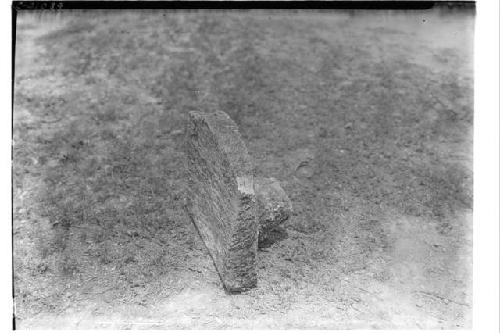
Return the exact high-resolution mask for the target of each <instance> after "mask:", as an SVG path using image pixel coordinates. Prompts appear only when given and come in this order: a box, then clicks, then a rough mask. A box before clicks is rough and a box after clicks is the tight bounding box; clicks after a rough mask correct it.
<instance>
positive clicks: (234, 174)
mask: <svg viewBox="0 0 500 333" xmlns="http://www.w3.org/2000/svg"><path fill="white" fill-rule="evenodd" d="M186 153H187V158H188V169H189V175H190V176H189V183H188V192H187V194H188V195H187V198H186V208H187V210H188V212H189V215H190V216H191V219H192V220H193V222H194V224H195V225H196V227H197V229H198V232H199V234H200V236H201V238H202V239H203V242H204V243H205V245H206V247H207V248H208V250H209V252H210V255H211V257H212V259H213V261H214V263H215V267H216V269H217V271H218V273H219V276H220V278H221V280H222V282H223V284H224V287H225V288H226V289H227V290H228V291H230V292H239V291H244V290H247V289H250V288H253V287H255V286H256V285H257V274H256V269H255V266H256V265H255V261H256V252H257V239H258V236H257V235H258V221H257V219H256V199H255V193H254V185H253V166H252V163H251V160H250V157H249V155H248V152H247V149H246V147H245V144H244V143H243V141H242V139H241V136H240V134H239V132H238V128H237V126H236V124H235V123H234V122H233V121H232V120H231V118H229V116H228V115H227V114H225V113H224V112H222V111H218V112H214V113H202V112H195V111H193V112H190V113H189V125H188V130H187V142H186Z"/></svg>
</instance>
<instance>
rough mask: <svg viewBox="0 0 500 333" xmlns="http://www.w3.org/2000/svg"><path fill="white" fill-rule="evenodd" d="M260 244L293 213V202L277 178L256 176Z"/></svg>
mask: <svg viewBox="0 0 500 333" xmlns="http://www.w3.org/2000/svg"><path fill="white" fill-rule="evenodd" d="M254 187H255V196H256V200H257V219H258V221H259V246H260V245H261V244H263V243H264V242H265V241H266V240H268V238H269V237H270V236H271V234H272V233H273V231H274V230H275V229H276V228H278V227H279V226H280V225H281V224H283V223H284V222H285V221H287V220H288V219H289V218H290V216H291V215H292V202H291V201H290V199H289V198H288V196H287V195H286V193H285V191H284V190H283V188H281V185H280V183H279V181H278V180H276V179H275V178H262V177H259V178H255V181H254Z"/></svg>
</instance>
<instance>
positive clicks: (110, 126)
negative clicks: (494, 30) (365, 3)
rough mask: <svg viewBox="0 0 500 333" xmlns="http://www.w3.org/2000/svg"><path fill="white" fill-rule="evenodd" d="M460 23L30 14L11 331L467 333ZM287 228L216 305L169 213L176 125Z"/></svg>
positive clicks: (184, 228) (23, 41) (463, 34)
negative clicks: (266, 180)
mask: <svg viewBox="0 0 500 333" xmlns="http://www.w3.org/2000/svg"><path fill="white" fill-rule="evenodd" d="M473 22H474V15H473V14H471V13H468V12H460V11H453V12H443V11H441V12H440V11H437V10H433V11H421V12H386V11H380V12H374V11H372V12H339V11H337V12H321V13H315V12H294V13H288V14H287V13H284V12H262V11H261V12H259V11H255V12H252V11H250V12H236V11H234V12H210V13H207V12H167V11H156V12H148V11H135V12H134V11H130V12H126V11H110V12H96V11H89V12H63V13H62V14H51V13H44V14H43V15H41V14H33V13H31V14H30V13H24V14H21V15H20V16H19V17H18V21H17V36H16V55H15V82H14V89H15V99H14V132H13V153H14V161H13V177H14V179H13V186H14V188H13V191H14V192H13V193H14V219H13V237H14V240H13V241H14V253H13V255H14V257H13V259H14V287H15V288H14V289H15V290H14V292H15V298H14V303H15V316H16V324H17V327H18V328H26V329H28V328H47V329H48V328H78V329H80V328H97V329H98V328H101V329H105V328H115V329H145V328H151V329H162V328H169V329H170V328H179V329H182V328H198V329H200V328H214V329H225V328H260V329H273V328H274V329H277V328H297V329H300V328H310V329H317V328H329V329H370V328H408V329H412V328H415V329H418V328H434V329H437V328H448V329H452V328H470V327H471V325H472V323H471V313H472V122H473V109H472V105H473V100H472V97H473V94H472V89H473V72H472V38H473ZM216 108H218V109H220V110H223V111H225V112H227V113H228V114H229V115H230V116H231V117H232V118H233V119H234V120H235V122H236V123H237V124H238V125H239V128H240V131H241V133H242V136H243V138H244V140H245V142H246V143H247V146H248V149H249V152H250V154H251V156H252V157H253V159H254V161H255V166H256V174H257V175H258V176H266V177H275V178H277V179H279V180H280V181H281V182H282V186H283V188H284V189H285V191H286V192H287V193H288V195H289V197H290V199H291V200H292V203H293V206H294V210H295V211H294V215H293V217H292V218H291V220H290V221H288V222H287V223H286V225H285V229H286V232H285V233H283V234H282V235H280V238H282V239H281V240H280V241H278V242H276V243H274V244H273V245H271V246H269V247H267V248H264V249H262V251H259V253H258V279H259V284H258V287H257V288H256V289H253V290H251V291H248V292H245V293H242V294H239V295H228V294H226V293H225V292H224V291H223V289H222V285H221V282H220V281H219V278H218V276H217V274H216V271H215V269H214V267H213V264H212V262H211V261H210V258H209V256H208V253H207V251H206V249H205V248H204V245H203V243H202V242H201V240H200V238H199V236H198V234H197V233H196V231H195V229H194V227H193V226H192V224H191V222H190V221H189V219H188V217H187V215H186V214H185V212H184V211H183V209H182V200H183V193H184V191H185V188H184V186H185V181H184V179H185V177H186V174H185V168H184V163H185V161H184V154H183V150H182V142H183V133H184V122H185V119H186V118H185V114H186V112H188V111H189V110H205V111H210V110H213V109H216Z"/></svg>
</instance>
